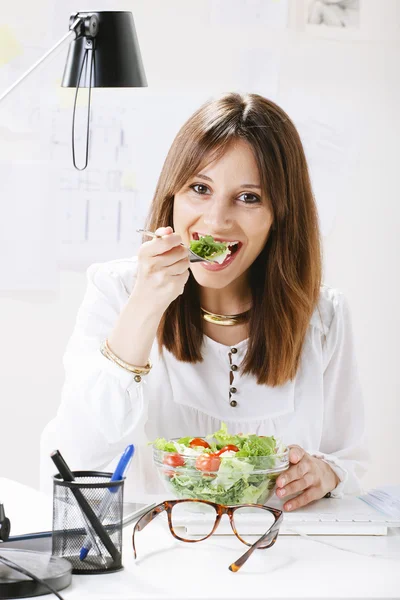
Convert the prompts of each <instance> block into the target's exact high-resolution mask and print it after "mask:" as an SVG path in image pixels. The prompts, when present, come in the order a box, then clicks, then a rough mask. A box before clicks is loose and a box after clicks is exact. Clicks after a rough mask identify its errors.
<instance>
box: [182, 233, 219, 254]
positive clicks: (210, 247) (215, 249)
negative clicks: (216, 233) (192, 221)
mask: <svg viewBox="0 0 400 600" xmlns="http://www.w3.org/2000/svg"><path fill="white" fill-rule="evenodd" d="M190 249H191V251H192V252H194V253H195V254H197V255H198V256H201V257H202V258H211V257H212V258H215V257H216V256H220V255H221V254H223V253H224V252H226V250H227V249H228V244H227V243H226V242H216V241H215V240H214V238H213V236H212V235H205V236H200V238H199V239H198V240H192V241H191V242H190Z"/></svg>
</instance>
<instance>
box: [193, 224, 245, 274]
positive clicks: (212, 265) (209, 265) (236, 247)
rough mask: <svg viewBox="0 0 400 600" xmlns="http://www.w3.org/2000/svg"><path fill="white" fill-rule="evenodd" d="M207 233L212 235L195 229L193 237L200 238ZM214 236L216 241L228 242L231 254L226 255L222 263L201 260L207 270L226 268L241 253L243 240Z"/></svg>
mask: <svg viewBox="0 0 400 600" xmlns="http://www.w3.org/2000/svg"><path fill="white" fill-rule="evenodd" d="M205 235H210V234H206V233H198V232H197V231H195V232H193V235H192V239H194V240H198V239H199V238H200V236H205ZM213 238H214V240H215V241H216V242H224V243H226V244H227V245H228V248H229V250H230V252H229V254H228V255H227V256H226V258H225V260H224V261H223V262H221V263H218V262H216V261H215V262H214V261H213V262H201V263H199V264H200V265H201V266H202V267H203V268H204V269H206V270H207V271H221V270H222V269H225V268H226V267H228V266H229V265H230V264H231V263H232V262H233V261H234V259H235V258H236V256H237V254H238V253H239V251H240V249H241V247H242V246H243V244H242V242H240V241H238V240H227V239H224V238H222V237H215V236H213Z"/></svg>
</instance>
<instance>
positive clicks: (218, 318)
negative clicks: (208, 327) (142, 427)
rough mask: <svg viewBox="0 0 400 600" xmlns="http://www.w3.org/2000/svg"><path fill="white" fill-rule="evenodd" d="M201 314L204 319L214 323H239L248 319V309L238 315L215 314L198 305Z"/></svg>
mask: <svg viewBox="0 0 400 600" xmlns="http://www.w3.org/2000/svg"><path fill="white" fill-rule="evenodd" d="M200 310H201V316H202V317H203V319H204V320H205V321H208V322H209V323H213V324H214V325H225V326H226V325H241V324H242V323H246V322H247V321H248V320H249V316H250V311H251V309H250V310H246V311H245V312H242V313H239V314H238V315H217V314H215V313H212V312H209V311H208V310H206V309H205V308H203V307H200Z"/></svg>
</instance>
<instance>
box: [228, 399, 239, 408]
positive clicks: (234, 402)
mask: <svg viewBox="0 0 400 600" xmlns="http://www.w3.org/2000/svg"><path fill="white" fill-rule="evenodd" d="M229 404H230V405H231V406H232V408H235V406H237V402H236V400H231V401H230V403H229Z"/></svg>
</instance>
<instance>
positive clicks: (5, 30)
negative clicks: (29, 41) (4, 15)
mask: <svg viewBox="0 0 400 600" xmlns="http://www.w3.org/2000/svg"><path fill="white" fill-rule="evenodd" d="M22 53H23V48H22V45H21V43H20V42H19V40H18V39H17V36H16V35H15V33H14V31H13V29H11V27H10V26H9V25H0V67H2V66H3V65H6V64H8V63H10V62H11V61H12V60H13V59H14V58H16V57H17V56H21V54H22Z"/></svg>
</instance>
